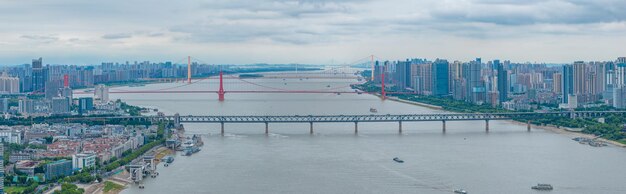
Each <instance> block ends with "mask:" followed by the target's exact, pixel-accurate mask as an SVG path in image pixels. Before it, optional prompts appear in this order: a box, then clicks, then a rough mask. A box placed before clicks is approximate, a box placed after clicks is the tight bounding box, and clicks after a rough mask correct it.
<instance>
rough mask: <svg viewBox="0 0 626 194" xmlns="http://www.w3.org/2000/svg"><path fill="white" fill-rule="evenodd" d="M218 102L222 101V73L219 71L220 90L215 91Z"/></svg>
mask: <svg viewBox="0 0 626 194" xmlns="http://www.w3.org/2000/svg"><path fill="white" fill-rule="evenodd" d="M217 96H218V99H219V101H224V81H223V79H222V71H220V89H219V90H218V91H217Z"/></svg>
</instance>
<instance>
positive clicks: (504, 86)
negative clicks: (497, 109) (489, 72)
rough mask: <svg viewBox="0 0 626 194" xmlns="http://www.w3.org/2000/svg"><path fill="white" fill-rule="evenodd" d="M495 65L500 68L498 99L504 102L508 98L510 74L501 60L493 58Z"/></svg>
mask: <svg viewBox="0 0 626 194" xmlns="http://www.w3.org/2000/svg"><path fill="white" fill-rule="evenodd" d="M493 65H494V66H496V67H497V68H498V101H499V102H500V104H502V103H503V102H505V101H506V100H507V98H508V92H509V83H508V78H509V74H508V72H507V71H506V70H505V69H504V65H503V64H501V63H500V60H493Z"/></svg>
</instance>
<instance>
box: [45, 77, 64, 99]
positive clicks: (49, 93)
mask: <svg viewBox="0 0 626 194" xmlns="http://www.w3.org/2000/svg"><path fill="white" fill-rule="evenodd" d="M45 88H46V89H45V92H44V93H45V97H46V99H48V100H51V99H52V98H56V97H59V96H60V95H59V92H60V89H61V81H60V80H50V81H46V85H45Z"/></svg>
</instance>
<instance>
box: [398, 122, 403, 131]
mask: <svg viewBox="0 0 626 194" xmlns="http://www.w3.org/2000/svg"><path fill="white" fill-rule="evenodd" d="M398 133H400V134H402V121H398Z"/></svg>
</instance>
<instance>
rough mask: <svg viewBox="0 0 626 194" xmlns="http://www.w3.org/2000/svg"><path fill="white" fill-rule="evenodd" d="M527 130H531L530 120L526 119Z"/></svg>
mask: <svg viewBox="0 0 626 194" xmlns="http://www.w3.org/2000/svg"><path fill="white" fill-rule="evenodd" d="M526 130H527V131H528V132H530V120H528V121H526Z"/></svg>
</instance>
